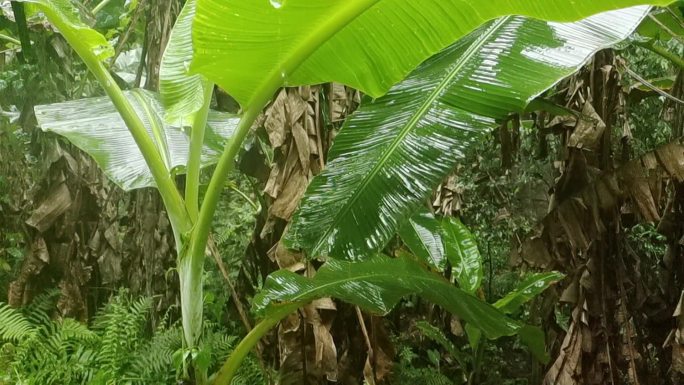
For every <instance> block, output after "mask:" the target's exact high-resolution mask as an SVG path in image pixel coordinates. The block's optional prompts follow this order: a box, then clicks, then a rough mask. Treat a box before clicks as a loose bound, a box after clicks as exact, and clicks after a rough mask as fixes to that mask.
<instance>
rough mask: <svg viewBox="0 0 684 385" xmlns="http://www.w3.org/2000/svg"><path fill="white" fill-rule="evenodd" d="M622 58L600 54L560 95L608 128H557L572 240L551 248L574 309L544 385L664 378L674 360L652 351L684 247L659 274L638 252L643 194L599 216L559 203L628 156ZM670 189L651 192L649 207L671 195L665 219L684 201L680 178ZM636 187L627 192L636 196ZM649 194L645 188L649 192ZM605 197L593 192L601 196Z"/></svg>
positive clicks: (672, 303)
mask: <svg viewBox="0 0 684 385" xmlns="http://www.w3.org/2000/svg"><path fill="white" fill-rule="evenodd" d="M616 65H617V61H616V57H615V53H614V52H613V51H610V50H606V51H602V52H600V53H599V54H597V55H596V56H595V58H594V59H593V61H592V62H591V63H590V64H589V65H588V66H587V67H585V69H584V70H582V71H581V72H580V73H579V74H578V75H577V76H575V77H574V78H572V79H571V80H570V81H569V82H568V83H567V84H565V85H567V86H568V87H567V88H565V89H573V90H577V92H576V93H573V94H572V95H565V96H563V97H562V98H561V99H560V100H558V102H560V103H561V104H563V105H568V106H571V107H572V108H573V109H575V110H578V111H583V113H584V114H585V115H589V116H592V118H591V119H590V120H589V121H591V122H592V123H590V124H593V125H594V126H593V128H592V131H594V130H596V131H599V132H602V133H601V135H599V136H594V135H588V134H587V132H589V131H586V130H580V129H579V127H580V125H579V124H578V126H577V127H575V128H573V129H571V130H569V131H567V132H565V133H564V134H561V137H562V138H561V141H562V147H561V150H560V151H559V154H560V159H559V160H560V161H561V162H562V166H561V168H560V170H561V176H560V178H558V181H557V184H556V186H555V190H554V196H553V199H554V205H558V207H560V208H561V209H560V211H558V212H560V213H561V214H560V215H561V218H564V219H562V221H563V220H564V221H565V223H563V226H564V227H565V228H566V231H565V236H566V237H567V238H566V240H565V241H562V242H559V243H558V245H560V244H564V243H565V245H564V246H562V247H563V249H562V250H559V249H558V248H557V247H554V249H553V250H552V249H549V253H548V255H550V256H555V260H554V261H553V262H552V263H551V266H550V267H555V268H559V269H561V270H564V271H565V272H567V274H568V276H569V277H572V278H571V281H572V282H571V283H569V284H568V286H567V287H566V288H565V290H564V291H563V292H562V294H561V296H560V299H561V302H562V303H563V304H565V305H567V306H569V307H570V309H571V315H570V322H569V325H568V328H567V332H566V333H565V336H564V338H563V339H562V340H557V341H556V342H555V343H554V342H553V341H552V342H551V343H552V347H553V350H554V351H555V352H556V356H555V362H554V363H553V364H552V365H551V366H550V368H549V370H548V371H547V374H546V377H545V380H544V384H545V385H551V384H557V383H561V384H571V385H572V384H587V385H599V384H618V383H620V384H634V385H636V384H645V383H668V382H667V381H668V376H669V375H668V367H669V365H670V362H671V359H670V358H669V357H668V353H666V352H665V351H664V350H663V349H655V350H653V349H649V345H650V346H658V347H659V346H662V343H663V342H664V341H666V339H667V333H668V332H669V331H670V330H671V325H672V312H673V311H674V309H675V307H676V305H677V302H678V301H679V292H678V290H677V289H674V290H673V288H674V287H673V286H672V285H671V284H670V285H669V289H668V288H666V287H665V286H668V285H665V286H663V283H664V282H663V281H662V277H668V280H672V281H670V283H674V282H681V281H680V280H681V275H680V274H679V273H677V271H678V270H679V269H681V263H680V262H678V261H680V260H681V255H680V254H681V250H680V248H679V247H678V246H671V249H670V252H669V253H675V254H676V258H671V260H673V261H674V262H673V263H674V265H679V267H673V268H671V269H669V270H668V271H661V266H653V265H652V264H651V263H650V262H649V261H648V260H647V259H645V258H646V257H645V256H643V255H640V254H639V253H637V252H636V251H635V250H634V247H633V245H632V244H630V242H629V240H628V237H627V232H626V229H628V228H630V227H632V226H634V225H635V224H637V223H639V221H640V220H641V218H639V214H638V212H639V208H638V206H639V205H643V201H640V199H639V196H638V194H636V197H637V198H636V199H633V201H632V202H623V201H621V199H622V198H616V199H617V200H618V201H619V203H618V202H616V203H618V204H615V205H610V204H608V205H605V206H602V207H606V208H605V209H602V210H601V212H600V213H595V215H597V216H598V217H594V218H592V217H591V215H589V216H587V215H586V213H583V212H581V211H578V210H574V211H573V210H571V209H567V208H568V207H570V206H561V205H560V203H561V202H564V201H567V200H568V199H572V197H573V196H577V195H576V194H579V193H580V192H581V191H582V189H583V188H584V187H585V186H587V185H590V184H592V183H595V182H596V179H597V178H598V177H600V176H601V175H606V173H610V172H612V171H613V170H614V169H615V167H616V166H618V165H619V164H621V163H623V162H626V161H629V160H630V157H631V149H630V146H629V145H630V143H629V142H630V136H629V130H626V129H624V128H623V126H618V124H619V123H621V122H624V119H625V116H623V115H622V114H623V113H624V111H625V106H626V105H625V103H626V101H625V98H623V97H622V96H623V95H621V92H622V88H621V86H620V82H621V78H620V73H619V71H618V70H617V69H616ZM573 87H574V88H573ZM570 92H572V91H570ZM618 128H619V129H618ZM596 131H594V132H596ZM618 135H619V140H620V141H619V142H618V140H617V139H618V138H616V137H617V136H618ZM620 178H621V181H622V179H626V180H627V182H626V185H627V186H647V188H648V186H649V184H648V183H644V180H645V179H644V178H647V177H646V176H645V175H637V174H634V173H632V174H630V173H625V174H621V176H620ZM634 181H636V182H634ZM620 183H623V182H620ZM662 183H663V182H662V180H661V179H659V178H655V179H653V182H652V183H651V188H653V189H654V191H667V189H668V188H667V187H666V188H665V189H662V186H661V184H662ZM672 187H673V188H672V190H671V191H674V195H673V197H672V198H670V199H663V198H664V197H665V196H666V195H665V194H661V195H656V194H654V197H655V200H654V201H653V202H652V204H653V209H654V211H655V212H656V213H657V212H658V211H660V210H661V209H662V207H663V206H665V205H664V204H663V203H664V202H665V201H666V200H670V201H672V202H674V204H669V205H668V207H667V208H665V209H664V210H663V212H664V214H663V215H664V217H663V221H662V222H661V224H662V223H663V222H665V219H666V218H668V217H670V218H681V208H682V207H681V205H680V204H679V203H677V202H679V201H680V200H681V194H679V193H678V191H679V190H680V187H679V185H678V184H677V183H674V185H673V186H672ZM632 188H633V187H632ZM597 191H598V190H597ZM633 193H634V192H633V191H631V190H630V194H633ZM651 193H652V192H651V191H649V192H648V194H649V196H650V195H651ZM610 194H611V193H608V194H604V195H605V196H610ZM605 196H597V197H595V199H598V200H601V199H605ZM632 196H635V195H632ZM654 215H659V214H654ZM596 218H599V219H598V222H595V219H596ZM647 219H648V218H647ZM578 223H585V224H588V225H587V229H588V228H594V227H593V226H594V223H596V224H597V226H598V228H599V229H600V230H603V231H600V236H596V234H593V235H590V237H591V238H588V237H586V236H585V235H588V234H590V233H591V231H586V229H585V230H582V229H580V228H573V224H578ZM675 228H676V229H678V230H677V231H674V232H672V233H671V234H669V235H668V239H674V237H676V235H677V234H679V235H681V225H676V226H675ZM659 230H662V229H659ZM676 239H680V238H676ZM558 245H556V246H558ZM673 257H674V255H673ZM657 277H661V278H657ZM680 287H681V286H680ZM673 292H675V293H674V294H673ZM675 383H676V382H675Z"/></svg>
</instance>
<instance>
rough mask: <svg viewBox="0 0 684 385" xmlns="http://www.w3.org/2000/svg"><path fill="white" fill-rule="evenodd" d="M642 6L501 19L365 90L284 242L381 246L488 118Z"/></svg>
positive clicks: (603, 39)
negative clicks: (383, 86) (567, 16)
mask: <svg viewBox="0 0 684 385" xmlns="http://www.w3.org/2000/svg"><path fill="white" fill-rule="evenodd" d="M518 3H521V2H516V4H518ZM574 3H577V2H574ZM594 3H603V2H594ZM402 4H403V3H402ZM406 4H415V3H410V2H406ZM440 4H441V3H440ZM507 4H508V3H507ZM545 4H548V2H545ZM564 4H570V3H569V2H568V3H565V2H564ZM544 8H546V7H544ZM647 12H648V8H647V7H636V8H630V9H626V10H620V11H613V12H608V13H604V14H600V15H596V16H593V17H591V18H588V19H585V20H583V21H580V22H577V23H570V24H559V23H546V22H542V21H538V20H533V19H528V18H524V17H507V18H502V19H499V20H496V21H494V22H491V23H489V24H487V25H486V26H483V27H482V28H480V29H479V30H478V31H476V32H475V33H473V34H470V35H468V36H467V37H466V38H464V39H462V40H460V41H459V42H457V43H456V44H454V45H452V46H451V47H449V48H448V49H446V50H445V51H443V52H442V53H440V54H439V55H437V56H435V57H434V58H431V59H430V60H428V61H427V62H426V63H424V64H423V65H422V66H421V67H419V68H418V69H417V70H416V71H415V72H414V73H413V74H412V75H411V76H409V78H407V79H406V80H405V81H404V82H402V83H400V84H399V85H397V86H396V87H394V88H392V90H391V91H390V92H389V94H387V95H386V96H384V97H382V98H379V99H376V100H374V101H372V100H370V99H366V100H365V101H364V103H363V104H362V106H361V108H360V110H359V111H357V112H356V113H355V114H354V115H353V116H352V117H351V118H350V119H349V121H348V122H347V123H346V124H345V126H344V128H343V129H342V131H341V132H340V134H339V135H338V136H337V137H336V138H335V143H334V145H333V147H332V149H331V150H330V161H329V163H328V165H327V168H326V170H325V171H324V172H323V173H322V174H320V175H319V176H317V177H316V178H314V180H313V181H312V183H311V185H310V186H309V188H308V190H307V193H306V194H305V197H304V198H303V200H302V202H301V204H300V208H299V210H298V211H297V212H296V214H295V216H294V219H293V223H292V225H291V227H290V230H289V232H288V233H287V235H286V237H287V238H286V241H287V243H288V245H290V246H291V247H293V248H296V249H303V250H305V251H306V252H307V253H308V255H309V256H311V257H318V256H330V257H333V258H346V259H360V258H362V257H363V256H364V255H369V254H371V253H372V252H373V251H375V250H379V249H380V248H382V247H384V245H385V244H386V243H387V241H388V240H389V239H390V238H391V237H393V236H394V234H395V233H396V232H397V229H398V227H399V225H400V224H402V223H403V222H404V220H405V218H407V217H408V216H410V215H412V214H413V213H414V212H415V211H416V209H417V208H418V207H419V206H420V205H421V204H422V203H423V202H424V201H425V199H426V198H427V197H428V196H429V195H430V193H432V191H433V189H434V188H435V186H437V185H438V184H439V182H440V181H441V180H442V179H443V178H444V177H445V176H446V175H447V174H448V173H449V172H450V171H451V170H452V169H453V167H454V166H455V164H456V162H457V161H458V160H459V159H461V158H462V157H463V153H464V150H465V149H466V148H467V147H468V146H470V145H471V144H473V143H475V142H477V141H479V140H481V139H482V138H483V136H484V135H485V134H486V133H487V132H489V131H490V130H492V129H493V128H494V127H497V123H496V121H497V119H503V118H505V117H507V116H508V115H509V114H510V113H511V112H520V111H522V110H524V108H525V106H526V105H527V104H528V102H529V101H531V100H532V99H534V98H535V97H536V96H538V95H539V94H541V93H542V92H544V91H545V90H547V89H549V88H550V87H552V86H553V85H555V84H556V83H557V82H558V81H559V80H561V79H562V78H564V77H566V76H568V75H570V74H572V73H573V72H575V71H576V70H577V68H579V67H580V66H582V65H583V64H584V63H585V62H586V60H587V59H588V58H589V57H590V56H591V55H592V54H593V53H594V52H596V51H597V50H599V49H601V48H604V47H607V46H610V45H611V44H613V43H616V42H618V41H621V40H623V39H624V38H625V37H627V36H628V35H629V34H630V33H631V32H632V31H633V30H634V29H635V28H636V27H637V26H638V25H639V23H640V22H641V20H642V19H643V17H644V16H645V15H646V13H647ZM387 35H391V34H387ZM359 51H361V52H365V51H366V50H359ZM349 60H352V58H351V57H348V58H345V62H348V61H349ZM336 67H344V66H339V65H338V66H336ZM361 73H364V74H365V72H361ZM337 80H340V79H337Z"/></svg>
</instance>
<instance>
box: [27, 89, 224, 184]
mask: <svg viewBox="0 0 684 385" xmlns="http://www.w3.org/2000/svg"><path fill="white" fill-rule="evenodd" d="M124 94H125V96H126V98H127V99H128V100H129V101H130V103H131V104H132V105H133V108H134V109H135V110H136V112H137V113H138V115H139V116H140V117H141V118H142V119H143V122H144V123H145V127H146V128H147V132H148V134H149V135H150V137H151V138H152V139H153V140H154V143H155V145H156V146H157V148H158V149H159V152H160V153H161V154H162V158H163V159H164V162H165V164H166V167H167V169H168V170H169V171H170V172H175V173H177V174H182V173H183V168H184V167H185V165H186V163H187V160H188V152H189V147H190V145H189V137H188V135H187V134H186V132H185V130H186V129H187V127H183V126H177V125H172V124H169V123H167V122H165V121H164V108H163V107H162V105H161V103H160V101H159V96H158V95H157V94H155V93H153V92H150V91H146V90H133V91H126V92H124ZM35 112H36V118H37V120H38V125H39V126H40V127H41V128H42V129H43V130H44V131H50V132H54V133H56V134H59V135H61V136H64V137H66V138H67V139H68V140H69V141H70V142H71V143H73V144H74V145H75V146H76V147H78V148H80V149H81V150H83V151H85V152H86V153H88V154H89V155H90V156H92V157H93V159H95V161H96V162H97V164H98V165H99V166H100V167H101V168H102V170H103V171H104V173H105V174H106V175H107V177H109V179H111V180H112V181H113V182H114V183H116V184H117V185H118V186H120V187H121V188H122V189H124V190H126V191H130V190H134V189H138V188H143V187H154V186H155V182H154V178H153V177H152V173H151V172H150V170H149V167H148V166H147V164H146V163H145V159H144V158H143V155H142V153H141V152H140V149H139V148H138V146H137V145H136V143H135V141H134V140H133V136H132V135H131V133H130V131H129V130H128V128H127V127H126V124H125V123H124V121H123V119H122V118H121V115H120V114H119V112H118V111H117V110H116V108H115V107H114V104H112V102H111V100H110V99H109V98H107V97H97V98H88V99H81V100H74V101H69V102H64V103H55V104H49V105H42V106H36V107H35ZM237 121H238V118H236V117H234V116H233V115H230V114H226V113H221V112H215V111H212V112H211V113H210V114H209V121H208V123H207V130H206V134H205V142H204V150H203V154H202V162H203V164H204V165H205V166H206V165H210V164H213V163H216V161H217V160H218V157H219V155H220V152H221V151H222V150H223V146H224V142H225V141H226V140H227V139H228V138H230V137H231V135H232V133H233V130H234V129H235V126H236V124H237Z"/></svg>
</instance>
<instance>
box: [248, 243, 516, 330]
mask: <svg viewBox="0 0 684 385" xmlns="http://www.w3.org/2000/svg"><path fill="white" fill-rule="evenodd" d="M410 294H417V295H419V296H421V297H422V298H425V299H426V300H428V301H431V302H433V303H435V304H437V305H439V306H442V307H443V308H444V309H446V310H447V311H449V312H451V313H454V314H456V315H458V316H459V317H460V318H461V319H463V320H465V321H467V322H470V323H473V324H475V325H478V327H479V328H480V329H481V330H482V331H483V332H484V334H485V335H486V336H488V337H489V338H498V337H502V336H508V335H514V334H516V333H517V332H518V331H519V330H520V329H521V328H522V326H523V325H522V324H520V323H518V322H517V321H514V320H512V319H510V318H508V317H506V316H505V315H504V314H503V313H502V312H501V311H499V310H498V309H496V308H495V307H493V306H492V305H489V304H487V303H485V302H482V301H481V300H479V299H478V298H477V297H475V296H473V295H471V294H469V293H467V292H465V291H464V290H461V289H459V288H457V287H455V286H454V285H453V284H451V283H450V282H449V281H447V280H446V279H444V278H443V277H442V276H441V275H439V274H436V273H432V272H430V271H428V270H427V269H425V267H423V266H422V265H421V264H420V263H419V262H416V261H414V260H413V259H411V258H406V257H405V258H396V259H393V258H389V257H386V256H382V255H380V256H375V257H372V258H370V259H367V260H365V261H362V262H347V261H340V260H330V261H328V262H327V263H325V264H324V265H323V266H322V267H321V268H320V269H319V270H318V272H317V273H316V275H315V276H314V278H306V277H303V276H301V275H299V274H295V273H292V272H290V271H288V270H280V271H277V272H275V273H273V274H271V275H269V277H268V278H267V279H266V283H265V285H264V288H263V289H262V290H261V291H260V292H259V293H258V294H257V295H256V296H255V298H254V302H253V306H254V310H255V312H256V314H257V315H258V316H261V317H264V318H267V317H269V316H270V315H272V314H279V313H280V311H279V310H280V309H279V308H281V307H288V308H289V307H291V306H292V304H293V303H301V304H306V303H308V302H311V301H313V300H315V299H318V298H324V297H333V298H337V299H340V300H342V301H345V302H348V303H351V304H354V305H356V306H359V307H361V308H363V309H364V310H367V311H369V312H372V313H375V314H378V315H385V314H387V313H389V312H390V311H391V310H392V309H393V308H394V307H395V306H396V305H397V303H398V302H399V300H400V299H401V298H403V297H405V296H407V295H410Z"/></svg>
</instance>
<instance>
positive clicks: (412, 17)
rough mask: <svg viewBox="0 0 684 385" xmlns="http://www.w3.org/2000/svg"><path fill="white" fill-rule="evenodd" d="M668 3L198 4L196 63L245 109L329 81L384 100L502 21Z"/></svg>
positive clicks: (272, 0)
mask: <svg viewBox="0 0 684 385" xmlns="http://www.w3.org/2000/svg"><path fill="white" fill-rule="evenodd" d="M670 2H671V0H651V1H647V0H601V1H596V0H574V1H568V0H517V1H510V0H487V1H482V0H423V1H406V0H344V1H340V0H316V1H312V0H198V2H197V17H196V19H195V23H194V26H193V39H194V47H195V58H194V60H193V63H192V67H193V69H194V70H195V71H197V72H199V73H202V74H205V75H206V76H207V77H208V78H209V79H210V80H211V81H213V82H214V83H216V84H218V85H220V86H221V87H223V88H224V89H226V90H227V91H228V93H230V94H231V95H232V96H233V97H235V98H236V100H238V102H240V104H241V105H242V106H243V107H247V106H250V105H251V104H252V103H253V101H254V100H255V99H259V98H261V97H262V96H263V95H259V94H260V93H263V92H271V93H272V92H273V91H274V90H275V88H277V87H278V86H281V85H303V84H316V83H325V82H329V81H336V82H341V83H344V84H346V85H349V86H352V87H354V88H357V89H360V90H362V91H363V92H365V93H367V94H369V95H371V96H374V97H379V96H381V95H383V94H384V93H385V92H387V90H389V89H390V87H392V86H393V85H394V84H396V83H397V82H399V81H401V80H402V79H403V78H404V77H405V76H406V75H407V74H408V73H409V72H411V71H412V70H413V69H414V68H416V66H418V65H419V64H420V63H421V62H423V61H424V60H425V59H427V58H429V57H430V56H432V55H433V54H435V53H437V52H438V51H440V50H442V49H444V48H445V47H447V46H449V45H450V44H452V43H453V42H454V41H456V40H458V39H460V38H462V37H463V36H465V35H466V34H468V33H469V32H471V31H473V30H474V29H476V28H477V27H479V26H480V25H481V24H483V23H485V22H488V21H490V20H493V19H496V18H498V17H501V16H506V15H523V16H530V17H535V18H539V19H544V20H554V21H565V22H569V21H576V20H579V19H581V18H584V17H587V16H590V15H593V14H596V13H599V12H604V11H609V10H615V9H619V8H625V7H630V6H635V5H642V4H653V5H666V4H669V3H670ZM606 27H607V29H608V30H610V26H606Z"/></svg>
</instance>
